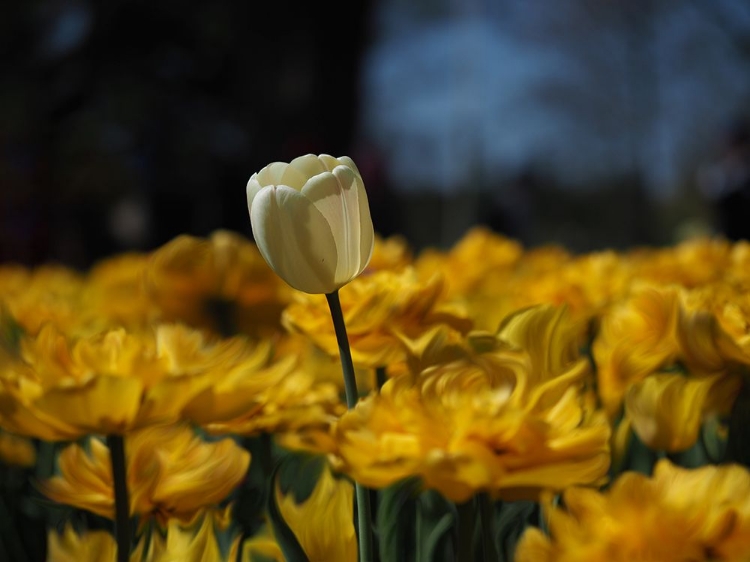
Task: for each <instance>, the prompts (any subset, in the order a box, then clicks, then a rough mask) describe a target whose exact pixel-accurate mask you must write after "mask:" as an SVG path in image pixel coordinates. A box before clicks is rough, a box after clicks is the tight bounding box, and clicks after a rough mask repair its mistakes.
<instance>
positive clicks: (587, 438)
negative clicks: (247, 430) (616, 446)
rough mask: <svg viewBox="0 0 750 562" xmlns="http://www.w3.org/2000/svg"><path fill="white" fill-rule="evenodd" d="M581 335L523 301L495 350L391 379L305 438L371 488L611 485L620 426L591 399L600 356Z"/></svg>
mask: <svg viewBox="0 0 750 562" xmlns="http://www.w3.org/2000/svg"><path fill="white" fill-rule="evenodd" d="M579 334H580V328H579V326H578V325H577V323H575V322H571V321H570V320H568V318H567V317H566V316H565V315H563V314H561V313H560V312H559V311H558V310H556V309H554V308H553V307H547V306H540V307H536V308H535V309H531V310H529V311H524V312H522V313H520V314H519V315H518V316H516V317H514V318H512V319H511V320H510V321H509V322H508V323H507V324H506V325H505V326H504V328H503V330H501V333H500V334H499V335H498V336H497V338H496V340H495V345H494V347H493V346H492V345H491V341H490V340H491V338H493V336H491V335H487V336H486V338H485V339H483V341H481V342H476V344H477V347H482V349H484V348H487V350H486V351H481V350H480V351H477V352H476V353H475V354H474V355H471V354H469V355H467V356H466V357H464V358H460V359H457V360H453V361H449V362H441V363H438V364H435V365H433V366H431V367H428V368H426V369H423V370H422V371H420V372H418V373H412V376H398V377H395V378H391V379H389V380H388V381H387V382H386V383H385V384H384V385H383V387H382V389H381V392H380V393H379V394H377V393H373V394H371V395H370V396H368V397H367V398H365V399H363V400H361V401H360V402H359V404H358V405H357V406H356V407H355V408H354V409H352V410H349V411H347V412H346V413H345V414H344V415H343V416H342V417H341V418H340V420H339V421H338V422H337V423H336V424H335V426H334V428H333V431H332V432H330V433H328V434H321V433H318V434H312V433H310V434H308V435H306V437H307V438H308V440H307V441H306V443H305V445H307V448H308V449H309V450H317V451H319V452H325V453H329V454H330V455H331V456H330V457H329V458H330V460H331V462H332V463H333V466H334V468H335V469H336V470H338V471H340V472H343V473H346V474H348V475H349V476H350V477H352V478H353V479H354V480H355V481H357V482H360V483H362V484H364V485H366V486H370V487H374V488H382V487H385V486H389V485H391V484H393V483H395V482H397V481H398V480H401V479H403V478H406V477H409V476H419V477H421V478H422V480H423V482H424V485H425V487H427V488H430V489H435V490H437V491H439V492H440V493H441V494H443V495H444V496H445V497H446V498H448V499H450V500H452V501H456V502H463V501H466V500H468V499H469V498H471V497H472V496H473V495H474V494H475V493H477V492H480V491H487V492H490V493H491V494H493V495H495V496H499V497H503V498H519V497H525V498H534V497H536V495H537V494H538V492H539V490H540V489H543V488H547V487H555V488H557V489H562V488H564V487H566V486H568V485H572V484H576V483H586V484H597V483H600V482H602V479H603V477H604V476H605V474H606V472H607V469H608V468H609V459H610V449H609V443H608V441H609V438H610V429H609V426H608V424H607V422H606V418H605V416H604V414H603V412H592V411H590V409H589V406H588V405H587V402H586V401H585V400H584V391H585V388H586V382H587V379H588V378H589V376H590V372H589V363H588V362H587V361H586V359H585V358H583V357H581V356H580V355H578V354H576V353H575V352H574V350H573V348H572V347H571V345H570V344H571V343H572V342H574V341H576V339H577V338H578V337H579ZM485 340H486V341H485ZM479 344H482V345H481V346H480V345H479Z"/></svg>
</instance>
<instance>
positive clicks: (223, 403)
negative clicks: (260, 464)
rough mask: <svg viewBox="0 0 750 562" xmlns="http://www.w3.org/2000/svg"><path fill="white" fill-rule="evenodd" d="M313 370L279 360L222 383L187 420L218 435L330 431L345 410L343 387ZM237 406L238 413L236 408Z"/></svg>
mask: <svg viewBox="0 0 750 562" xmlns="http://www.w3.org/2000/svg"><path fill="white" fill-rule="evenodd" d="M309 366H310V364H309V363H308V362H305V361H303V358H302V357H299V356H294V355H286V356H281V355H280V356H278V357H277V358H276V359H274V360H272V361H270V362H269V364H268V365H267V366H265V367H263V368H259V369H257V370H255V371H245V372H241V371H238V372H237V373H236V376H233V375H232V374H229V375H227V376H224V377H221V378H218V379H217V382H216V384H214V385H212V386H210V387H207V388H206V389H205V390H204V391H203V392H201V393H200V394H198V395H197V396H196V397H195V399H194V400H192V401H191V403H189V404H188V405H187V406H186V408H185V410H184V412H183V415H184V416H185V417H186V418H188V419H191V420H193V421H194V422H195V423H197V424H201V425H203V427H204V428H205V429H206V430H207V431H208V432H210V433H213V434H227V433H233V434H236V435H243V436H249V435H258V434H260V433H269V434H276V435H277V436H278V437H282V436H283V435H284V434H287V433H290V434H295V433H297V432H301V431H304V430H306V429H307V428H315V429H320V428H323V427H326V428H327V427H329V426H330V424H331V423H332V422H333V421H334V420H335V419H336V418H337V417H338V416H339V415H341V413H343V411H344V409H345V405H344V403H343V402H342V401H341V397H340V392H339V386H338V385H337V384H335V383H333V382H330V381H325V380H321V379H320V378H319V377H318V376H317V375H318V374H317V373H316V372H315V371H314V370H310V369H308V367H309ZM339 369H340V367H339ZM340 377H341V374H340V371H339V378H340ZM249 398H252V399H253V400H252V403H250V400H249ZM233 404H237V405H238V406H239V407H237V408H232V407H231V406H232V405H233Z"/></svg>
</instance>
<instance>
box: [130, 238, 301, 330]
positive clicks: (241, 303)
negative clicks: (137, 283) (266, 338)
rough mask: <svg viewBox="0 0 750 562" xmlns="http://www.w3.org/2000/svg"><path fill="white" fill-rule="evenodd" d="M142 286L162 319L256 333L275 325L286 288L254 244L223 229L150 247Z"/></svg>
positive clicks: (284, 297)
mask: <svg viewBox="0 0 750 562" xmlns="http://www.w3.org/2000/svg"><path fill="white" fill-rule="evenodd" d="M145 290H146V292H147V293H148V295H149V297H150V298H151V299H153V301H154V303H155V304H156V305H157V306H158V308H159V310H160V314H161V315H162V318H163V319H164V320H166V321H179V322H184V323H187V324H190V325H192V326H200V327H210V328H211V329H214V330H219V331H221V332H222V333H224V334H228V333H232V332H236V331H238V330H239V331H242V332H244V333H248V334H251V335H256V336H257V335H268V334H269V333H274V332H276V331H279V330H280V324H279V317H280V315H281V310H282V309H283V307H284V306H285V305H286V303H287V302H288V300H289V297H290V294H291V290H290V289H289V287H288V286H287V285H286V284H284V283H282V282H281V281H280V280H279V278H278V277H277V276H276V275H274V273H273V272H272V271H269V269H268V265H267V264H266V263H265V261H264V260H263V257H262V256H261V255H260V252H259V251H258V248H257V247H256V245H255V244H253V243H252V242H251V241H249V240H247V239H246V238H244V237H242V236H241V235H239V234H236V233H234V232H230V231H224V230H218V231H216V232H214V233H213V234H211V236H210V237H208V238H205V239H204V238H197V237H194V236H189V235H186V234H183V235H180V236H177V237H176V238H174V239H173V240H171V241H170V242H168V243H167V244H165V245H163V246H162V247H160V248H158V249H157V250H156V251H154V252H153V254H152V256H151V258H150V260H149V263H148V266H147V268H146V275H145Z"/></svg>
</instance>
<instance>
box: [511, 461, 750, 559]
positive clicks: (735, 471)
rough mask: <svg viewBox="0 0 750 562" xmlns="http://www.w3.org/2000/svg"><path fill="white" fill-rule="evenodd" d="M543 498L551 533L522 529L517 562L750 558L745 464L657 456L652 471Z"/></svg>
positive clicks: (749, 497)
mask: <svg viewBox="0 0 750 562" xmlns="http://www.w3.org/2000/svg"><path fill="white" fill-rule="evenodd" d="M563 504H564V507H561V506H556V505H555V504H554V502H553V500H552V498H551V497H547V499H546V501H545V509H546V512H547V513H546V517H547V519H548V524H549V530H550V536H549V537H547V536H546V535H545V534H544V533H542V532H541V531H540V530H538V529H529V530H527V531H526V533H525V534H524V536H523V538H522V539H521V541H520V543H519V545H518V548H517V551H516V561H517V562H573V561H576V562H630V561H632V560H640V561H643V562H683V561H686V560H691V561H696V562H700V561H705V562H708V561H712V560H722V561H725V562H744V561H746V560H748V559H750V472H748V471H747V469H745V468H744V467H741V466H738V465H726V466H705V467H701V468H697V469H693V470H688V469H683V468H680V467H676V466H673V465H672V464H671V463H670V462H669V461H667V460H662V461H660V462H659V464H657V466H656V468H655V470H654V474H653V476H652V477H650V478H649V477H647V476H645V475H643V474H639V473H634V472H633V473H625V474H623V475H622V476H620V477H619V478H618V479H617V481H616V482H614V484H613V485H612V487H611V488H609V489H608V490H606V491H605V492H598V491H596V490H592V489H586V488H579V487H574V488H569V489H568V490H566V491H565V493H564V494H563Z"/></svg>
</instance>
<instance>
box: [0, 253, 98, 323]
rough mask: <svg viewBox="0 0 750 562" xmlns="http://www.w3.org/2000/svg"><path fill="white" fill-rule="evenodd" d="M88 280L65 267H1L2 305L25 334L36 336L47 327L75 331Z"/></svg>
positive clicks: (0, 294)
mask: <svg viewBox="0 0 750 562" xmlns="http://www.w3.org/2000/svg"><path fill="white" fill-rule="evenodd" d="M84 285H85V283H84V277H83V276H82V275H81V274H79V273H77V272H76V271H74V270H72V269H69V268H65V267H62V266H51V265H48V266H42V267H37V268H35V269H31V270H30V269H26V268H23V267H19V266H3V267H0V301H1V302H2V307H3V308H5V309H7V311H8V312H9V313H10V314H11V316H12V317H13V318H14V319H15V320H16V322H18V324H20V326H21V327H22V328H23V330H24V331H25V332H27V333H29V334H32V335H36V334H37V333H38V332H39V330H40V329H41V328H42V326H44V325H45V324H47V323H53V324H55V325H56V326H58V327H59V328H60V329H63V330H66V331H74V330H75V329H76V328H77V327H78V326H79V325H80V323H81V322H80V318H79V314H80V306H81V305H80V299H81V295H82V294H83V288H84Z"/></svg>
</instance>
